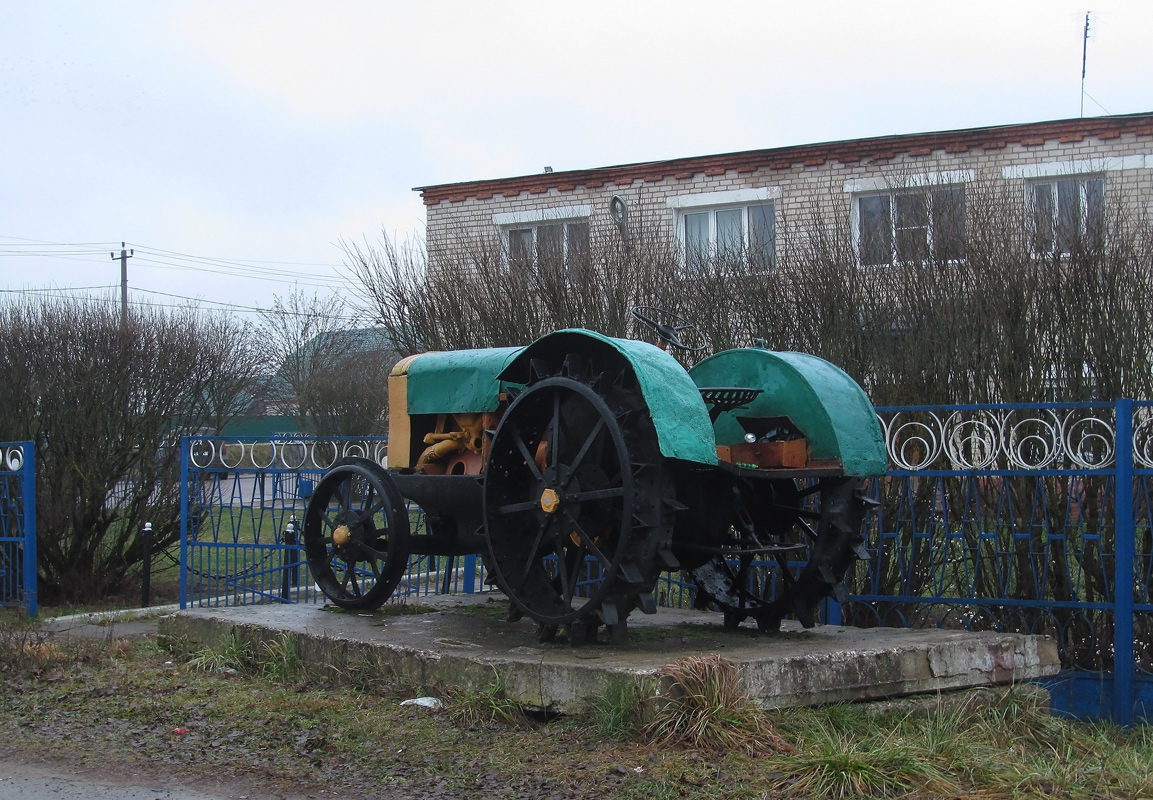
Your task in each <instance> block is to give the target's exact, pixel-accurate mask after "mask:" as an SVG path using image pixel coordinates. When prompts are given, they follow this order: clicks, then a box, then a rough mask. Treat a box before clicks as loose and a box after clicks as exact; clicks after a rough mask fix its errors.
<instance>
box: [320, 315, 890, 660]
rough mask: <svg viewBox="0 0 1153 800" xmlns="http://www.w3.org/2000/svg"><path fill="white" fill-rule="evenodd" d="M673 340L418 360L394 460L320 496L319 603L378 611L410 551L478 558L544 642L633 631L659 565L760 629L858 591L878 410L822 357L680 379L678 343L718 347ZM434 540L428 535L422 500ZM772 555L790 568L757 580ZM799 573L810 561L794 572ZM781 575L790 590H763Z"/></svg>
mask: <svg viewBox="0 0 1153 800" xmlns="http://www.w3.org/2000/svg"><path fill="white" fill-rule="evenodd" d="M634 316H635V317H636V318H637V319H638V320H640V321H641V322H642V323H644V324H645V325H647V326H649V327H650V328H652V329H653V330H654V332H655V333H656V335H657V337H658V338H659V339H660V341H661V344H662V346H661V347H658V346H654V345H651V344H648V343H646V342H641V341H635V340H628V339H615V338H610V337H608V336H603V335H601V334H599V333H594V332H592V331H587V330H562V331H557V332H555V333H551V334H548V335H547V336H544V337H542V338H540V339H538V340H537V341H535V342H533V343H532V344H530V345H528V346H527V347H515V348H492V349H483V350H463V351H455V352H439V353H423V354H420V355H415V356H411V357H409V358H406V359H404V360H402V361H400V362H399V363H398V364H397V365H396V367H395V368H394V369H393V371H392V374H391V377H390V378H389V406H390V420H389V446H388V464H387V469H385V468H382V467H381V466H379V465H378V464H376V463H375V462H372V461H369V460H365V459H346V460H345V461H343V462H340V463H338V464H337V465H335V466H334V467H333V468H332V469H330V470H329V471H328V473H327V474H326V475H325V476H324V478H323V479H322V480H321V481H320V482H319V483H318V484H317V486H316V489H315V491H314V493H313V496H312V498H311V500H310V502H309V505H308V510H307V513H306V516H305V525H304V546H305V552H306V555H307V559H308V564H309V567H310V568H311V570H312V574H313V576H314V578H315V580H316V582H317V584H318V585H319V586H320V588H321V589H322V590H323V591H324V593H325V595H327V597H328V598H329V599H330V600H331V601H332V602H333V603H335V604H336V605H338V606H342V607H345V608H358V609H371V608H375V607H377V606H379V605H380V604H381V603H383V602H384V601H385V600H386V599H388V597H389V595H390V594H391V593H392V592H393V591H394V590H395V588H396V587H397V584H398V582H399V581H400V579H401V577H402V575H403V573H404V571H405V567H406V564H407V562H408V560H409V556H411V555H414V554H434V555H446V556H453V555H465V554H476V553H479V554H480V555H481V556H482V558H483V562H484V566H485V569H486V572H487V575H488V580H489V581H491V582H495V583H496V585H497V586H498V588H500V589H501V591H503V592H504V594H505V595H507V597H508V598H509V601H510V618H511V619H516V618H519V617H520V616H522V615H525V614H527V615H528V616H530V617H531V618H532V619H534V620H536V621H537V622H538V623H539V626H540V627H539V634H540V638H541V640H542V641H548V640H550V639H552V638H553V637H555V636H556V634H557V633H558V631H560V630H563V631H564V633H565V635H566V636H567V637H568V639H569V641H570V642H571V643H573V644H581V643H583V642H585V641H588V640H590V639H595V637H596V635H597V630H598V628H599V627H600V626H602V625H603V626H605V628H606V629H607V630H608V632H609V635H610V638H611V640H613V641H617V642H623V641H624V640H625V638H626V619H627V618H628V615H629V613H630V612H632V611H633V610H634V609H636V608H640V609H641V610H642V611H643V612H645V613H650V614H651V613H653V612H654V611H655V609H656V602H655V600H654V596H653V593H654V587H655V585H656V582H657V578H658V575H659V573H661V572H662V571H664V570H670V571H683V572H684V573H686V574H687V575H689V576H691V578H692V581H693V582H694V583H695V585H696V587H697V604H698V606H699V607H702V608H704V607H709V606H711V605H713V604H715V606H716V607H718V608H719V609H720V610H721V611H723V613H724V622H725V624H726V625H728V626H731V627H735V626H737V625H739V624H740V623H741V622H742V621H743V620H745V619H747V618H752V619H754V620H755V621H756V623H757V625H758V626H759V628H760V629H761V630H763V631H775V630H777V629H778V628H779V625H780V622H781V619H782V618H784V617H785V616H787V615H795V617H796V618H797V619H798V620H800V622H801V623H802V624H803V625H805V626H806V627H811V626H812V625H813V624H814V617H815V612H816V607H817V604H818V602H819V601H821V600H822V599H823V598H825V597H826V596H829V595H833V596H836V597H838V599H841V600H843V599H844V598H845V588H844V583H843V578H844V575H845V571H846V569H847V568H848V567H849V565H850V564H851V563H852V562H853V561H854V559H856V558H858V557H859V558H865V557H866V552H865V549H864V540H863V538H862V536H861V528H862V521H863V518H864V515H865V512H866V510H867V507H868V503H869V500H867V499H866V497H865V496H864V495H863V493H862V485H863V482H864V478H865V477H867V476H873V475H880V474H882V473H883V472H884V470H885V465H886V459H885V448H884V444H883V441H882V436H881V430H880V426H879V424H878V421H877V417H876V415H875V414H874V412H873V407H872V405H871V404H870V402H869V400H868V398H867V397H866V396H865V393H864V392H863V391H862V390H861V388H860V387H859V386H858V385H857V384H856V383H855V382H854V381H853V380H852V379H851V378H850V377H849V376H848V375H846V374H845V373H844V372H842V371H841V370H840V369H838V368H837V367H835V366H833V365H832V364H830V363H828V362H827V361H824V360H822V359H820V358H817V357H815V356H810V355H805V354H802V353H778V352H772V351H769V350H767V349H764V348H763V347H750V348H743V349H735V350H727V351H724V352H720V353H717V354H715V355H713V356H710V357H709V358H706V359H704V360H703V361H701V362H699V363H698V364H697V365H696V366H694V367H693V368H692V369H691V370H688V371H686V370H685V369H684V368H683V367H682V366H681V365H680V364H679V363H678V362H677V361H676V359H674V358H673V357H672V356H671V355H670V354H669V353H668V352H666V349H665V348H667V347H672V348H683V349H694V348H695V347H697V346H701V345H698V344H696V342H703V337H701V336H700V334H699V332H698V331H696V329H695V328H693V327H692V326H691V325H688V324H687V323H685V322H684V321H683V320H681V319H680V318H678V317H675V316H673V315H668V314H664V313H663V312H660V311H658V310H656V309H647V308H638V309H635V310H634ZM406 501H411V503H413V504H416V505H418V506H419V507H420V508H421V509H423V511H424V513H425V517H426V521H427V526H426V529H427V533H423V534H421V535H413V534H412V531H411V525H410V518H409V511H408V510H407V506H408V504H407V503H406ZM768 559H772V560H775V561H776V562H777V563H778V564H779V565H780V569H778V570H773V571H766V570H758V569H754V568H753V564H754V562H760V563H764V561H765V560H768ZM798 564H803V566H800V567H798V566H797V565H798ZM765 574H773V575H775V578H774V579H773V580H772V581H769V582H768V584H770V585H766V581H765V580H764V577H763V576H764V575H765Z"/></svg>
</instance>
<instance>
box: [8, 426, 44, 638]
mask: <svg viewBox="0 0 1153 800" xmlns="http://www.w3.org/2000/svg"><path fill="white" fill-rule="evenodd" d="M0 605H4V606H23V607H24V608H26V609H27V611H28V616H30V617H34V616H36V451H35V449H34V447H33V444H32V442H6V443H0Z"/></svg>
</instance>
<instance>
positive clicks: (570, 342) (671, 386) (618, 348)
mask: <svg viewBox="0 0 1153 800" xmlns="http://www.w3.org/2000/svg"><path fill="white" fill-rule="evenodd" d="M572 356H576V357H577V358H578V359H580V360H583V361H584V362H585V363H587V364H591V365H595V366H594V367H593V369H595V370H599V371H608V370H614V369H619V368H620V367H622V366H627V367H628V368H629V369H631V371H632V373H633V374H634V375H635V376H636V379H637V384H638V386H639V387H640V391H641V395H642V396H643V397H644V401H645V404H646V405H647V406H648V410H649V414H650V415H651V417H652V421H653V427H654V428H655V429H656V433H657V439H658V441H659V443H660V451H661V454H662V455H664V456H665V457H667V458H676V459H680V460H683V461H693V462H696V463H699V464H706V465H709V466H713V465H715V464H716V463H717V452H716V445H715V443H714V441H713V429H712V425H711V424H710V423H709V412H708V409H707V408H706V407H705V403H704V401H703V400H702V399H701V395H700V392H699V390H698V389H697V386H696V384H694V383H693V380H692V378H690V377H689V374H688V373H687V372H685V369H684V367H682V366H681V365H680V364H679V363H677V360H676V359H675V358H673V357H672V356H671V355H669V354H668V353H666V352H664V351H663V350H661V349H660V348H658V347H654V346H653V345H651V344H648V343H647V342H639V341H635V340H632V339H615V338H613V337H610V336H605V335H603V334H600V333H596V332H595V331H589V330H583V329H579V328H572V329H567V330H561V331H555V332H553V333H550V334H547V335H545V336H542V337H541V338H539V339H537V340H536V341H535V342H533V343H532V344H530V345H529V346H528V347H526V348H525V349H524V350H523V352H521V353H519V354H518V355H516V356H515V357H514V358H513V360H512V361H511V362H510V363H509V365H508V366H507V367H506V368H505V370H504V371H503V372H502V373H501V374H500V379H501V380H502V381H504V382H505V383H510V384H522V385H523V384H528V383H530V382H531V381H532V379H533V377H534V374H535V375H539V376H543V375H556V374H561V372H562V370H563V369H564V365H565V362H566V359H570V357H572ZM570 363H571V361H570Z"/></svg>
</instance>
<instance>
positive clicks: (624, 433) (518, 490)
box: [484, 376, 668, 643]
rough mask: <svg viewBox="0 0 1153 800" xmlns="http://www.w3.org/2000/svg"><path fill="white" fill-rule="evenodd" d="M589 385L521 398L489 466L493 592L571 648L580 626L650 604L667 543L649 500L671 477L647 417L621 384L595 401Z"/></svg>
mask: <svg viewBox="0 0 1153 800" xmlns="http://www.w3.org/2000/svg"><path fill="white" fill-rule="evenodd" d="M595 382H597V381H594V380H591V379H590V381H588V382H586V381H582V380H577V379H574V378H571V377H567V376H554V377H548V378H544V379H542V380H540V381H538V382H536V383H533V384H532V385H531V386H529V387H528V388H527V389H525V390H524V391H523V392H522V393H521V394H520V395H519V396H517V398H516V399H515V400H514V401H513V403H512V404H511V405H510V406H509V408H508V411H507V412H506V413H505V415H504V418H503V419H502V420H501V424H500V426H499V427H498V428H497V430H496V433H495V435H494V437H493V440H492V444H491V448H490V455H489V461H488V464H487V465H486V468H485V487H484V519H485V536H486V538H487V540H488V547H489V564H490V566H491V568H492V570H493V571H494V572H495V575H496V580H497V583H498V585H499V586H500V587H501V589H502V590H503V591H505V592H506V593H507V594H508V596H509V598H510V600H511V601H512V603H513V605H514V607H515V608H516V609H518V610H520V611H522V612H523V613H525V614H528V615H529V616H530V617H532V618H533V619H535V620H536V621H537V622H539V623H540V624H541V626H542V631H545V632H546V633H544V634H542V638H548V636H549V635H551V634H548V633H547V632H548V631H555V630H556V628H557V627H558V626H566V628H567V630H568V633H569V638H570V641H572V642H573V643H579V641H582V640H583V634H576V633H575V631H576V630H577V629H578V626H584V627H583V628H581V629H582V630H587V628H588V627H589V626H591V628H592V629H593V630H594V631H595V628H596V626H597V625H598V624H605V625H609V626H617V625H621V624H622V623H623V621H624V618H625V617H627V615H628V613H629V611H631V609H632V608H633V607H635V606H636V605H642V606H644V605H651V604H652V588H653V584H654V583H655V580H656V571H655V568H654V565H653V562H654V558H653V553H654V552H655V550H656V542H655V539H657V538H659V537H660V536H661V534H662V531H663V532H664V535H665V536H666V538H667V535H668V527H667V526H662V525H661V524H660V523H661V521H662V519H663V517H662V516H661V511H660V508H661V505H662V504H661V503H660V502H659V499H658V500H655V501H654V497H659V496H660V494H661V488H660V487H663V486H664V485H665V484H666V483H668V479H667V478H666V477H664V476H663V475H662V473H661V472H660V465H659V463H658V462H659V458H660V454H659V449H658V446H657V442H656V435H655V432H654V431H653V428H652V423H651V420H649V419H648V416H647V414H648V412H647V409H645V408H644V405H643V403H642V402H640V401H639V400H638V399H637V398H636V397H634V395H633V393H632V392H630V391H627V390H625V389H623V388H621V387H620V386H612V387H610V388H609V389H608V390H606V391H605V392H604V394H603V395H602V394H601V393H599V392H598V391H597V390H596V389H594V388H593V387H592V386H591V385H590V383H595ZM654 505H655V506H656V507H657V509H658V511H657V513H656V518H655V521H653V520H654V515H653V513H652V508H653V506H654ZM646 593H647V595H646ZM646 598H647V599H646ZM614 630H616V629H614ZM619 630H623V628H620V629H619Z"/></svg>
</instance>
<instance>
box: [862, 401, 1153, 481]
mask: <svg viewBox="0 0 1153 800" xmlns="http://www.w3.org/2000/svg"><path fill="white" fill-rule="evenodd" d="M1111 411H1112V409H1111V408H1109V407H1100V406H1090V405H1086V404H1076V405H1069V406H1061V407H1058V406H1041V405H1006V406H943V407H941V408H925V407H911V408H899V409H898V408H890V409H880V410H879V414H878V417H879V419H880V421H881V428H882V431H883V433H884V437H885V447H886V449H887V450H888V453H889V460H890V463H891V464H892V465H893V467H894V468H895V469H897V470H907V471H910V472H920V471H923V470H948V471H957V470H968V471H972V470H1049V469H1086V470H1095V469H1108V468H1109V467H1111V466H1112V465H1113V462H1114V459H1115V457H1116V453H1115V450H1116V429H1115V424H1114V421H1113V419H1112V414H1111ZM1141 426H1142V427H1141V428H1140V431H1141V437H1140V439H1138V438H1137V437H1135V442H1134V444H1135V450H1134V457H1135V458H1137V459H1138V460H1139V461H1142V463H1143V465H1144V466H1146V467H1150V466H1153V419H1146V420H1143V421H1142V422H1141ZM1138 444H1139V445H1140V448H1141V449H1137V445H1138Z"/></svg>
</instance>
